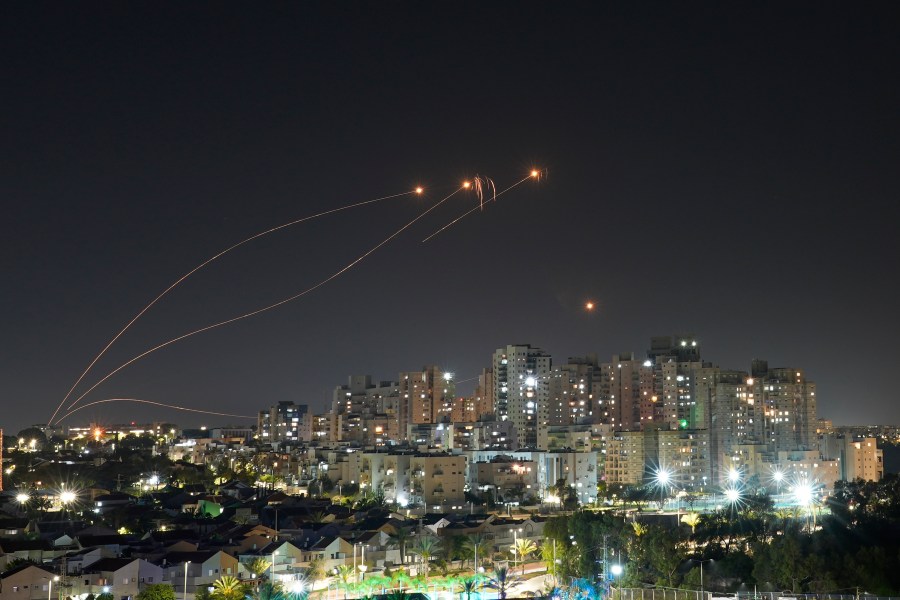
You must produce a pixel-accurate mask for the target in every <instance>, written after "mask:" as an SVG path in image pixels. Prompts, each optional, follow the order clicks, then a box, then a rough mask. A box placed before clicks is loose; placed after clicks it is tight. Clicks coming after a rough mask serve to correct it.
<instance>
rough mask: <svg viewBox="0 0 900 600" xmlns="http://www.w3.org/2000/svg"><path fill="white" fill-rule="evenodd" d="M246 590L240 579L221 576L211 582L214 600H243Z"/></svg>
mask: <svg viewBox="0 0 900 600" xmlns="http://www.w3.org/2000/svg"><path fill="white" fill-rule="evenodd" d="M245 592H246V589H245V586H244V584H243V583H241V581H240V579H238V578H237V577H232V576H231V575H223V576H222V577H220V578H218V579H217V580H216V581H215V582H213V592H212V596H213V598H215V599H216V600H244V595H245Z"/></svg>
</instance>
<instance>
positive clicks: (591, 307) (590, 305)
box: [584, 300, 594, 310]
mask: <svg viewBox="0 0 900 600" xmlns="http://www.w3.org/2000/svg"><path fill="white" fill-rule="evenodd" d="M584 309H585V310H594V303H593V302H591V301H590V300H588V301H587V302H585V303H584Z"/></svg>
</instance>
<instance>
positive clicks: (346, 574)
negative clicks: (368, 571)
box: [336, 565, 356, 600]
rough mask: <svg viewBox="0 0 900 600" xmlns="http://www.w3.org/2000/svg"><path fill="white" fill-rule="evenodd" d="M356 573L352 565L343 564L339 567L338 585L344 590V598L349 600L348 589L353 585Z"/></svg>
mask: <svg viewBox="0 0 900 600" xmlns="http://www.w3.org/2000/svg"><path fill="white" fill-rule="evenodd" d="M355 575H356V574H355V573H354V572H353V566H352V565H341V566H339V567H338V568H337V573H336V577H337V585H338V587H339V588H340V589H342V590H344V600H347V590H349V589H350V587H351V586H352V585H353V580H354V578H355Z"/></svg>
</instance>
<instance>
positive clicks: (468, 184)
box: [463, 181, 472, 189]
mask: <svg viewBox="0 0 900 600" xmlns="http://www.w3.org/2000/svg"><path fill="white" fill-rule="evenodd" d="M463 187H464V188H466V189H469V188H470V187H472V182H471V181H464V182H463Z"/></svg>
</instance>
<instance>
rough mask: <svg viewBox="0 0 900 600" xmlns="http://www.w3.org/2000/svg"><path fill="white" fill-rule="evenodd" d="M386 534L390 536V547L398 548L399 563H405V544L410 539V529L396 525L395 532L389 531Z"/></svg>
mask: <svg viewBox="0 0 900 600" xmlns="http://www.w3.org/2000/svg"><path fill="white" fill-rule="evenodd" d="M388 536H389V537H390V538H391V542H390V545H391V547H392V548H400V564H401V565H402V564H406V545H407V544H408V543H409V541H410V540H411V539H412V529H411V528H409V527H398V528H397V531H396V533H389V534H388Z"/></svg>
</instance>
